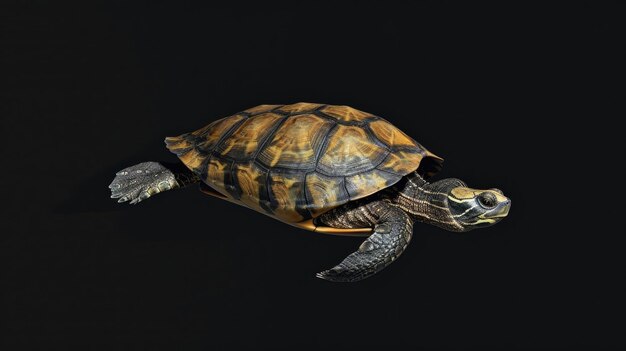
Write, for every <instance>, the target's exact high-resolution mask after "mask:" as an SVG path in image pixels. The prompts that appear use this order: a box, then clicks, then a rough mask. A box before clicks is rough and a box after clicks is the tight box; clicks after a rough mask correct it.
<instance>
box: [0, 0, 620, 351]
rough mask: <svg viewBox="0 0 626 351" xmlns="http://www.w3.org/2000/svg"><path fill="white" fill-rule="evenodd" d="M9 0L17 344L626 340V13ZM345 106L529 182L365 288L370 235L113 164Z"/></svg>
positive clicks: (488, 177)
mask: <svg viewBox="0 0 626 351" xmlns="http://www.w3.org/2000/svg"><path fill="white" fill-rule="evenodd" d="M503 3H505V2H501V3H491V4H470V3H469V2H461V3H453V2H448V1H433V2H419V3H413V2H411V3H409V2H406V3H395V4H393V3H389V2H372V1H364V2H343V3H341V4H339V3H338V2H318V1H315V2H313V1H307V2H295V1H294V2H293V3H283V4H268V3H257V4H256V5H251V4H244V3H237V4H235V3H232V4H231V3H229V4H226V3H222V4H208V2H207V4H203V5H197V4H195V5H191V4H188V3H184V4H182V3H180V2H169V3H168V2H147V1H146V2H137V3H133V4H132V5H130V4H128V3H127V2H126V1H109V2H106V3H102V4H99V5H96V4H95V3H91V5H85V4H82V3H77V4H68V5H60V4H59V3H38V2H31V1H26V2H19V4H12V5H15V6H5V5H6V4H5V5H3V6H2V10H1V11H0V19H1V23H0V24H1V26H2V31H1V39H2V42H1V45H0V49H1V50H2V51H1V53H2V54H1V56H0V60H1V61H0V64H1V66H2V72H3V73H2V78H1V81H2V83H1V84H2V86H3V91H2V103H1V104H0V113H1V116H2V118H1V122H0V123H1V125H0V128H1V131H2V137H1V138H0V143H1V144H0V145H1V150H0V156H1V159H2V168H1V175H2V183H1V184H2V186H1V187H0V193H1V197H2V202H3V204H4V205H3V210H2V221H1V222H2V224H1V226H2V235H1V238H2V242H1V243H0V245H1V249H2V252H1V254H2V268H1V270H2V275H1V284H2V285H1V287H0V291H1V292H0V293H1V294H2V295H1V296H2V310H1V312H0V314H1V316H2V324H1V327H2V330H1V336H2V339H1V341H2V343H3V344H4V348H3V350H17V349H35V348H40V349H64V350H67V349H80V350H88V349H106V350H122V349H129V350H139V349H160V348H163V349H168V350H196V349H207V350H212V349H237V348H241V347H244V348H250V349H261V348H268V349H275V348H285V347H296V349H346V348H348V349H350V348H353V347H360V348H379V349H387V348H392V347H395V348H397V347H403V349H404V348H406V349H422V348H443V349H447V348H473V347H481V348H496V347H497V348H507V349H508V348H535V347H544V348H556V347H565V348H591V347H592V346H593V347H594V349H598V348H617V347H624V346H626V345H625V341H624V330H625V327H626V326H625V324H624V312H625V311H624V303H623V300H624V296H625V295H624V293H625V291H624V288H623V286H622V283H623V280H624V273H625V270H624V259H623V257H624V248H625V245H624V244H625V240H624V227H623V215H624V210H625V207H624V202H623V200H621V199H623V198H624V195H625V194H624V172H623V170H622V169H621V167H620V164H621V163H622V162H623V155H621V154H623V152H624V143H623V140H624V137H623V135H622V134H623V130H620V129H618V128H617V127H616V123H617V122H616V120H618V119H623V117H624V111H623V108H622V109H621V110H619V111H618V106H617V102H618V100H621V101H620V102H622V103H623V94H624V91H623V84H624V83H623V82H624V80H623V76H621V73H622V72H621V69H620V67H619V64H623V63H624V58H625V55H624V36H623V33H622V32H621V30H622V29H623V28H621V25H620V22H623V18H622V19H620V18H619V16H620V15H623V8H622V7H617V6H615V5H612V3H610V2H609V3H597V2H577V1H570V2H566V3H563V4H560V5H559V4H555V3H551V4H550V5H546V4H544V3H543V2H540V3H536V4H535V5H532V6H530V5H527V4H525V2H520V3H517V4H510V3H509V2H506V5H505V4H503ZM298 101H310V102H324V103H329V104H347V105H351V106H353V107H356V108H359V109H362V110H364V111H369V112H372V113H375V114H377V115H381V116H383V117H385V118H387V119H388V120H390V121H391V122H392V123H394V124H395V125H397V126H398V127H400V128H401V129H402V130H404V131H405V132H406V133H407V134H409V135H411V136H413V137H414V138H415V139H417V140H418V141H420V142H421V143H422V144H424V145H425V146H427V147H428V148H429V149H431V150H433V151H434V152H435V153H437V154H439V155H441V156H443V157H444V158H445V159H446V164H445V167H444V170H443V172H442V173H441V175H440V176H441V177H458V178H461V179H463V180H465V181H466V182H467V183H468V184H470V185H472V186H475V187H479V188H480V187H498V188H500V189H502V190H504V192H505V193H506V194H507V195H508V196H510V197H511V198H512V200H513V206H512V210H511V213H510V216H509V218H507V219H505V220H504V221H502V222H501V223H499V224H498V225H496V226H493V227H490V228H487V229H482V230H477V231H474V232H470V233H467V234H461V235H460V234H454V233H448V232H445V231H443V230H440V229H438V228H435V227H432V226H427V225H423V224H417V225H416V227H415V235H414V237H413V241H412V244H411V246H410V247H409V248H408V249H407V251H406V252H405V254H404V255H403V256H402V257H401V259H399V260H398V261H396V262H395V263H394V264H393V265H391V266H390V267H388V268H387V269H386V270H384V271H383V272H382V273H380V274H378V275H376V276H374V277H372V278H370V279H367V280H365V281H362V282H359V283H355V284H333V283H329V282H326V281H322V280H320V279H316V278H315V277H314V274H315V273H316V272H318V271H320V270H323V269H326V268H330V267H332V266H333V265H334V264H336V263H338V262H339V261H340V260H341V259H342V258H343V257H345V256H346V255H347V254H349V253H350V252H352V251H354V250H355V249H356V248H357V247H358V245H359V243H360V242H361V240H362V239H354V238H345V237H333V236H323V235H314V234H311V233H309V232H305V231H299V230H297V229H295V228H291V227H289V226H287V225H284V224H281V223H279V222H277V221H274V220H272V219H270V218H269V217H265V216H263V215H261V214H258V213H255V212H253V211H250V210H247V209H245V208H240V207H236V206H235V205H232V204H229V203H226V202H221V201H219V200H217V199H214V198H210V197H207V196H205V195H203V194H202V193H200V192H198V191H196V190H195V189H186V190H183V191H177V192H174V191H173V192H169V193H165V194H161V195H158V196H157V197H155V198H153V199H150V200H149V201H147V202H144V203H141V204H140V205H137V206H134V207H132V206H129V205H126V204H117V203H116V202H115V201H113V200H112V199H109V192H108V189H107V185H108V184H109V182H110V181H111V180H112V178H113V175H114V172H115V171H117V170H119V169H121V168H123V167H126V166H129V165H132V164H134V163H138V162H141V161H146V160H156V161H174V160H175V157H174V156H173V155H171V154H169V153H168V152H167V150H166V149H165V148H164V144H163V138H164V137H165V136H171V135H178V134H180V133H183V132H187V131H191V130H194V129H197V128H199V127H201V126H204V125H205V124H207V123H208V122H209V121H212V120H215V119H217V118H220V117H223V116H226V115H228V114H231V113H234V112H237V111H240V110H243V109H246V108H248V107H251V106H255V105H258V104H262V103H293V102H298Z"/></svg>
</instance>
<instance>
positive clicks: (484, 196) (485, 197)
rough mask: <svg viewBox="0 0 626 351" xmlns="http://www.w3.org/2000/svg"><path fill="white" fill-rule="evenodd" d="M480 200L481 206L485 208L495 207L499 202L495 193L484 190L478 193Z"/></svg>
mask: <svg viewBox="0 0 626 351" xmlns="http://www.w3.org/2000/svg"><path fill="white" fill-rule="evenodd" d="M478 202H479V203H480V205H481V206H483V207H485V208H493V207H495V206H496V204H497V203H498V199H496V196H495V195H494V194H492V193H489V192H484V193H481V194H480V195H478Z"/></svg>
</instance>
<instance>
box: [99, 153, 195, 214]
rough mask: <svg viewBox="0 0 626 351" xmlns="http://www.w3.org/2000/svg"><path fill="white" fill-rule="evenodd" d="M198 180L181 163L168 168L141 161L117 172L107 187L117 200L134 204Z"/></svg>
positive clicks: (156, 163) (155, 163)
mask: <svg viewBox="0 0 626 351" xmlns="http://www.w3.org/2000/svg"><path fill="white" fill-rule="evenodd" d="M199 181H200V178H198V176H197V175H196V174H194V173H193V172H191V171H189V169H187V168H186V167H184V166H182V165H179V164H177V165H173V166H170V167H169V168H168V167H165V166H164V165H162V164H160V163H158V162H143V163H139V164H136V165H134V166H131V167H128V168H124V169H123V170H121V171H119V172H117V173H116V174H115V179H113V182H111V185H109V189H111V197H112V198H114V199H118V200H117V202H126V201H129V202H130V203H131V204H133V205H134V204H137V203H139V202H141V201H143V200H145V199H147V198H149V197H151V196H153V195H156V194H158V193H160V192H163V191H167V190H171V189H175V188H183V187H185V186H188V185H190V184H194V183H197V182H199Z"/></svg>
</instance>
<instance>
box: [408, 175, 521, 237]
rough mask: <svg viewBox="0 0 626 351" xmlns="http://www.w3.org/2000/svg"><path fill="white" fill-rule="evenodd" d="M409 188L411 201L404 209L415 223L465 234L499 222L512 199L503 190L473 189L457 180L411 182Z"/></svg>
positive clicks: (507, 210)
mask: <svg viewBox="0 0 626 351" xmlns="http://www.w3.org/2000/svg"><path fill="white" fill-rule="evenodd" d="M412 184H413V185H412ZM411 185H412V191H413V198H414V200H413V201H412V205H411V206H405V207H406V208H407V209H408V211H409V212H410V213H411V214H412V215H413V216H414V218H415V220H418V221H421V222H426V223H431V224H434V225H436V226H438V227H441V228H443V229H447V230H450V231H455V232H466V231H469V230H472V229H476V228H482V227H487V226H490V225H492V224H495V223H498V222H499V221H500V220H502V218H504V217H506V216H507V215H508V214H509V209H510V207H511V200H509V198H507V197H506V196H504V195H503V193H502V191H500V190H498V189H487V190H478V189H472V188H469V187H467V185H466V184H465V183H464V182H463V181H461V180H459V179H456V178H447V179H442V180H440V181H437V182H434V183H426V182H425V181H422V182H418V183H416V182H415V181H413V182H409V186H411ZM408 194H409V193H407V194H406V195H408ZM405 197H407V196H405ZM400 198H401V199H402V198H403V197H402V196H401V197H400Z"/></svg>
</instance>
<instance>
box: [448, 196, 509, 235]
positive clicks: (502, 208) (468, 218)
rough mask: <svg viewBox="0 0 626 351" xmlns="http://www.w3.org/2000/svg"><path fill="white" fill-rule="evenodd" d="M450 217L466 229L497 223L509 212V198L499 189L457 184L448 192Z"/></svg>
mask: <svg viewBox="0 0 626 351" xmlns="http://www.w3.org/2000/svg"><path fill="white" fill-rule="evenodd" d="M447 200H448V209H449V210H450V214H451V215H452V219H453V220H454V221H455V222H456V223H457V224H458V225H460V226H461V227H462V228H463V229H461V230H460V231H468V230H472V229H475V228H481V227H487V226H490V225H493V224H495V223H498V222H499V221H500V220H502V218H504V217H506V216H507V215H508V214H509V209H510V208H511V200H510V199H509V198H507V197H506V196H504V194H503V193H502V191H500V190H499V189H487V190H478V189H472V188H468V187H466V186H457V187H454V188H452V189H450V191H449V192H448V199H447Z"/></svg>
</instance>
